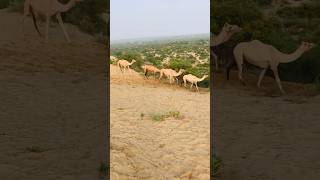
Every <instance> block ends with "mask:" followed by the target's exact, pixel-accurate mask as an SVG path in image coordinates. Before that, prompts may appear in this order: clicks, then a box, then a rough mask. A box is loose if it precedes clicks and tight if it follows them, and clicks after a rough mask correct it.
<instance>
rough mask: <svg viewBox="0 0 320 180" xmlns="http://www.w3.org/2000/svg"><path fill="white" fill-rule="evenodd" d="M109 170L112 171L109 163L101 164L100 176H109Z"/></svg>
mask: <svg viewBox="0 0 320 180" xmlns="http://www.w3.org/2000/svg"><path fill="white" fill-rule="evenodd" d="M109 169H110V167H109V165H108V164H107V162H101V164H100V168H99V172H100V176H101V177H105V176H107V175H108V173H109Z"/></svg>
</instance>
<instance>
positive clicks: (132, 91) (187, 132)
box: [110, 66, 210, 180]
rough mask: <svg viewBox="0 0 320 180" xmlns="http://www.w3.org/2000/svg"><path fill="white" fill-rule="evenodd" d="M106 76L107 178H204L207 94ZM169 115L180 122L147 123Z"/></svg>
mask: <svg viewBox="0 0 320 180" xmlns="http://www.w3.org/2000/svg"><path fill="white" fill-rule="evenodd" d="M110 72H111V179H139V180H140V179H203V180H205V179H209V153H210V150H209V148H210V143H209V142H210V135H209V133H210V129H209V128H210V122H209V115H210V114H209V113H210V111H209V109H210V107H209V102H210V100H209V99H210V94H209V92H201V93H195V92H192V91H189V90H185V89H183V88H180V87H175V86H173V87H170V85H165V83H164V82H163V83H159V82H158V81H157V80H152V79H150V80H145V79H143V78H142V76H141V75H139V74H137V73H135V72H132V74H129V73H128V74H127V75H124V76H121V73H120V70H119V69H118V68H117V67H115V66H111V69H110ZM169 111H179V112H180V113H181V114H182V115H183V116H184V117H183V118H182V119H174V118H168V119H165V120H164V121H160V122H159V121H154V120H152V114H155V113H160V114H161V113H162V114H163V113H165V112H169Z"/></svg>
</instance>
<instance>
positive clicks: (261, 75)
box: [257, 69, 267, 88]
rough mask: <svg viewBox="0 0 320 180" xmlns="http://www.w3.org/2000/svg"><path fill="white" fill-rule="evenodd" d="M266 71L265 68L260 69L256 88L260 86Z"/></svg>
mask: <svg viewBox="0 0 320 180" xmlns="http://www.w3.org/2000/svg"><path fill="white" fill-rule="evenodd" d="M266 71H267V69H262V71H261V73H260V75H259V80H258V84H257V86H258V88H260V87H261V86H260V85H261V81H262V79H263V77H264V75H265V74H266Z"/></svg>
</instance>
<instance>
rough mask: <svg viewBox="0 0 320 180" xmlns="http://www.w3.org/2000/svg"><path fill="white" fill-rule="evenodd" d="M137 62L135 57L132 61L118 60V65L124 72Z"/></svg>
mask: <svg viewBox="0 0 320 180" xmlns="http://www.w3.org/2000/svg"><path fill="white" fill-rule="evenodd" d="M135 62H136V60H134V59H133V60H132V61H131V62H128V61H127V60H119V61H118V62H117V65H118V67H119V68H120V70H121V72H122V73H123V72H124V70H125V69H127V70H129V71H130V66H131V65H132V64H133V63H135Z"/></svg>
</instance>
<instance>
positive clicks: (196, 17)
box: [110, 0, 210, 41]
mask: <svg viewBox="0 0 320 180" xmlns="http://www.w3.org/2000/svg"><path fill="white" fill-rule="evenodd" d="M110 14H111V15H110V20H111V22H110V30H111V31H110V35H111V41H114V40H122V39H135V38H146V37H163V36H176V35H188V34H200V33H209V32H210V0H111V1H110Z"/></svg>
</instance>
